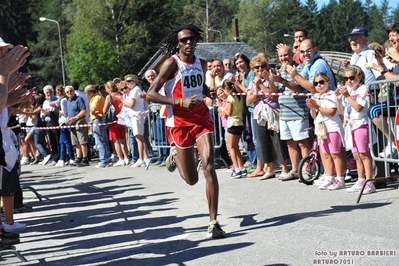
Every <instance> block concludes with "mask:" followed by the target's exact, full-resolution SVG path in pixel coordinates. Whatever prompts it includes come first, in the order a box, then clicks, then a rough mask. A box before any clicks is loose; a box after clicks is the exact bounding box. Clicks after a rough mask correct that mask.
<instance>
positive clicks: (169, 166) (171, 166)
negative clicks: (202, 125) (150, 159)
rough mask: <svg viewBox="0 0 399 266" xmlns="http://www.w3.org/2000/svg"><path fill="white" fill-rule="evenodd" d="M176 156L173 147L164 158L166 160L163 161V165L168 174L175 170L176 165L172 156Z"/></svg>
mask: <svg viewBox="0 0 399 266" xmlns="http://www.w3.org/2000/svg"><path fill="white" fill-rule="evenodd" d="M176 155H177V150H176V148H175V147H172V148H171V149H170V153H169V156H168V158H166V160H165V165H166V168H167V169H168V171H169V172H173V171H175V170H176V163H175V160H174V159H173V156H176Z"/></svg>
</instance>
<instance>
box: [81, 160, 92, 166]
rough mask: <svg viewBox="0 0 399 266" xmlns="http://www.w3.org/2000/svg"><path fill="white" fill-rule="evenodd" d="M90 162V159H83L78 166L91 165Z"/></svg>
mask: <svg viewBox="0 0 399 266" xmlns="http://www.w3.org/2000/svg"><path fill="white" fill-rule="evenodd" d="M89 165H90V164H89V161H88V160H82V161H81V162H80V163H79V164H78V166H79V167H82V166H89Z"/></svg>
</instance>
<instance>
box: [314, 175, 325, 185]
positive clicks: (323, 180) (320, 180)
mask: <svg viewBox="0 0 399 266" xmlns="http://www.w3.org/2000/svg"><path fill="white" fill-rule="evenodd" d="M326 181H327V179H326V175H325V174H322V175H321V176H320V177H319V179H316V180H315V181H313V185H314V186H320V185H321V184H323V183H324V182H326Z"/></svg>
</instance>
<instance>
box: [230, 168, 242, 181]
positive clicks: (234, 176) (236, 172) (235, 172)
mask: <svg viewBox="0 0 399 266" xmlns="http://www.w3.org/2000/svg"><path fill="white" fill-rule="evenodd" d="M230 177H231V178H232V179H237V178H240V177H241V171H240V170H238V169H237V170H233V172H231V175H230Z"/></svg>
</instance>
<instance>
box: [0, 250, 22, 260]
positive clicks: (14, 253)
mask: <svg viewBox="0 0 399 266" xmlns="http://www.w3.org/2000/svg"><path fill="white" fill-rule="evenodd" d="M9 254H12V255H15V256H16V257H18V258H19V259H20V260H21V261H23V262H26V261H28V260H27V259H25V257H24V256H22V255H21V253H19V252H18V251H16V250H12V249H4V250H0V259H1V257H2V256H3V255H9Z"/></svg>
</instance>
